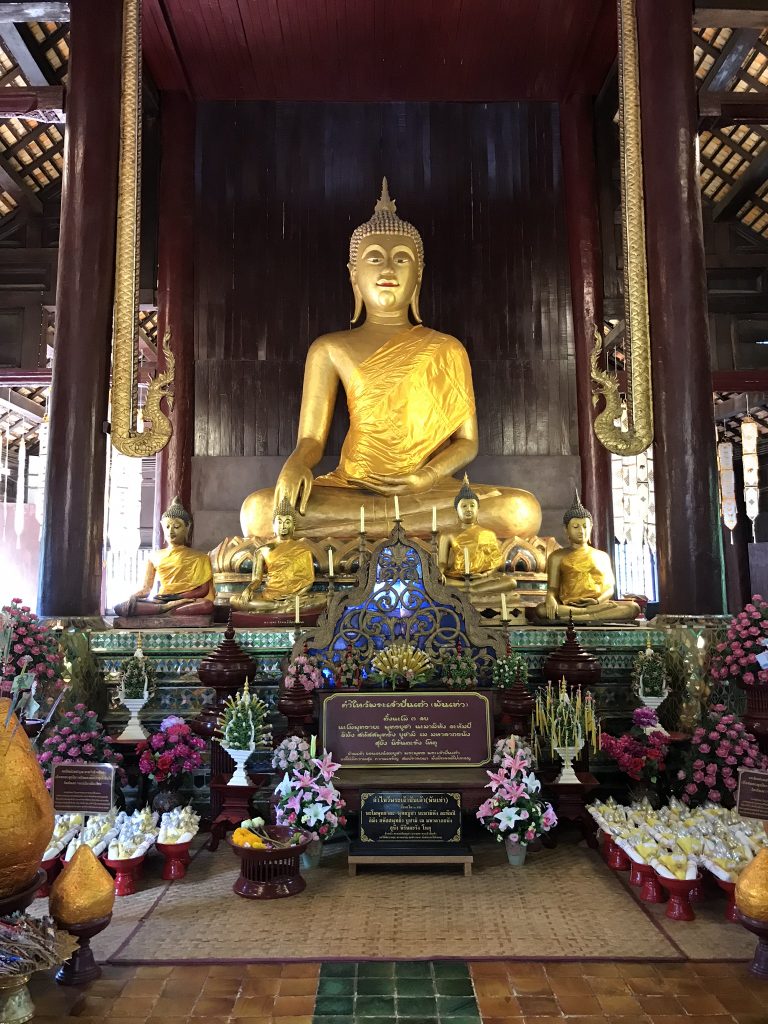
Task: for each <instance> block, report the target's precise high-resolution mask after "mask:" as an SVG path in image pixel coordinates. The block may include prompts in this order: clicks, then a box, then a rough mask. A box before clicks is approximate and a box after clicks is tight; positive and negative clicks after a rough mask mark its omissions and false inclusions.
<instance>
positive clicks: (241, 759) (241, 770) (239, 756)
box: [224, 747, 253, 786]
mask: <svg viewBox="0 0 768 1024" xmlns="http://www.w3.org/2000/svg"><path fill="white" fill-rule="evenodd" d="M224 749H225V750H226V752H227V753H228V754H229V756H230V757H231V758H232V760H233V761H234V762H235V771H234V774H233V775H232V778H231V779H230V780H229V782H228V783H227V785H228V786H247V785H248V776H247V775H246V774H245V763H246V761H247V760H248V758H249V757H250V756H251V754H252V753H253V750H236V749H235V748H234V747H224Z"/></svg>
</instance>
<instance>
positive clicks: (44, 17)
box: [0, 0, 69, 23]
mask: <svg viewBox="0 0 768 1024" xmlns="http://www.w3.org/2000/svg"><path fill="white" fill-rule="evenodd" d="M22 21H69V2H68V0H65V2H62V0H2V3H0V22H16V23H19V22H22Z"/></svg>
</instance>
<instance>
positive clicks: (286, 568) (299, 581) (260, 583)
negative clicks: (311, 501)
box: [230, 498, 325, 619]
mask: <svg viewBox="0 0 768 1024" xmlns="http://www.w3.org/2000/svg"><path fill="white" fill-rule="evenodd" d="M295 528H296V514H295V512H294V510H293V507H292V506H291V504H290V502H289V501H288V499H287V498H283V499H282V501H281V502H280V504H279V505H278V507H277V511H276V512H275V518H274V521H273V532H274V540H273V541H272V542H271V543H269V544H265V545H264V546H263V547H261V548H259V549H258V550H257V551H256V553H255V555H254V559H253V572H252V576H251V583H250V584H249V585H248V586H247V587H246V588H245V590H244V591H243V592H242V594H238V595H237V596H236V597H233V598H232V599H231V601H230V604H231V606H232V608H234V609H236V610H237V611H241V612H256V613H260V614H264V613H269V612H272V613H275V614H278V615H288V616H290V618H291V619H293V618H294V615H295V613H296V601H297V599H298V603H299V611H300V612H303V611H306V610H308V609H310V608H320V607H322V606H323V605H324V604H325V597H324V595H323V594H316V593H315V594H312V593H310V591H311V590H312V585H313V583H314V582H315V565H314V560H313V556H312V551H311V550H310V548H309V545H308V544H307V542H306V541H304V540H295V539H294V531H295Z"/></svg>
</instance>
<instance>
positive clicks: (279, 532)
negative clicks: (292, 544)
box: [272, 498, 296, 540]
mask: <svg viewBox="0 0 768 1024" xmlns="http://www.w3.org/2000/svg"><path fill="white" fill-rule="evenodd" d="M272 529H273V531H274V534H275V536H276V537H277V539H278V540H290V539H291V537H293V533H294V530H295V529H296V511H295V510H294V507H293V505H292V504H291V503H290V501H289V500H288V499H287V498H283V499H282V501H281V502H280V504H279V505H278V506H277V508H276V509H275V514H274V517H273V519H272Z"/></svg>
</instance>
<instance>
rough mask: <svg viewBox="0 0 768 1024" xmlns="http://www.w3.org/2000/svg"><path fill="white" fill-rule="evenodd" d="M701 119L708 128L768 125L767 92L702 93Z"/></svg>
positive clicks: (700, 102)
mask: <svg viewBox="0 0 768 1024" xmlns="http://www.w3.org/2000/svg"><path fill="white" fill-rule="evenodd" d="M699 117H700V118H701V119H702V120H703V121H704V122H705V126H706V127H714V126H715V125H722V124H766V123H768V91H767V92H727V91H726V92H722V91H721V92H700V93H699Z"/></svg>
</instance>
